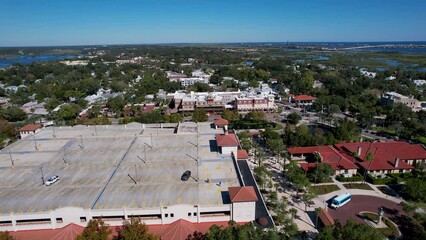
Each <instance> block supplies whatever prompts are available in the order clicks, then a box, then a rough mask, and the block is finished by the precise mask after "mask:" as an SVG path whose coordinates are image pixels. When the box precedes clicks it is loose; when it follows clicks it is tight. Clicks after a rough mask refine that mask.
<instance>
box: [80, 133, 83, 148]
mask: <svg viewBox="0 0 426 240" xmlns="http://www.w3.org/2000/svg"><path fill="white" fill-rule="evenodd" d="M80 142H81V148H82V149H84V143H83V135H80Z"/></svg>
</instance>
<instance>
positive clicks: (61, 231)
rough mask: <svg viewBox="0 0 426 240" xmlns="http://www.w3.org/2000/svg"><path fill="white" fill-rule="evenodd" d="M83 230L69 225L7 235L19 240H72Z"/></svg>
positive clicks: (80, 227) (74, 225)
mask: <svg viewBox="0 0 426 240" xmlns="http://www.w3.org/2000/svg"><path fill="white" fill-rule="evenodd" d="M83 230H84V227H82V226H78V225H76V224H73V223H71V224H68V225H67V226H65V227H63V228H56V229H42V230H26V231H17V232H9V233H10V235H12V236H14V237H15V238H16V239H19V240H27V239H28V240H74V239H75V238H76V237H77V236H78V235H79V234H81V233H82V232H83Z"/></svg>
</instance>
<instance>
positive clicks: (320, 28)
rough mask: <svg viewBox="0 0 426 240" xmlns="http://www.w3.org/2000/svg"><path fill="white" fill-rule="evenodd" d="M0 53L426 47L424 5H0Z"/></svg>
mask: <svg viewBox="0 0 426 240" xmlns="http://www.w3.org/2000/svg"><path fill="white" fill-rule="evenodd" d="M0 10H1V11H0V46H51V45H85V44H138V43H182V42H185V43H214V42H267V41H273V42H285V41H290V42H295V41H425V40H426V30H425V26H426V14H425V11H426V1H425V0H410V1H408V0H405V1H404V0H310V1H308V0H292V1H288V0H256V1H255V0H246V1H237V0H212V1H207V0H102V1H100V0H0Z"/></svg>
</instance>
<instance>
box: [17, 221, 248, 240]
mask: <svg viewBox="0 0 426 240" xmlns="http://www.w3.org/2000/svg"><path fill="white" fill-rule="evenodd" d="M238 224H240V223H238ZM213 225H217V226H224V227H226V226H228V222H227V221H222V222H204V223H191V222H188V221H186V220H183V219H179V220H177V221H175V222H173V223H171V224H164V225H160V224H158V225H148V231H149V233H151V234H154V235H157V236H159V237H161V239H173V240H174V239H176V240H185V239H187V237H188V235H190V234H193V233H194V231H197V232H200V233H203V234H205V233H207V231H208V230H209V229H210V227H211V226H213ZM109 228H110V229H111V230H113V231H112V234H111V235H110V236H109V237H108V238H109V239H113V236H116V235H117V227H109ZM83 230H84V227H81V226H79V225H76V224H69V225H67V226H65V227H63V228H56V229H41V230H25V231H16V232H9V233H10V235H12V236H14V237H16V238H17V239H19V240H59V239H60V240H71V239H72V240H74V239H75V238H76V236H77V235H79V234H81V233H82V232H83ZM191 231H192V232H191Z"/></svg>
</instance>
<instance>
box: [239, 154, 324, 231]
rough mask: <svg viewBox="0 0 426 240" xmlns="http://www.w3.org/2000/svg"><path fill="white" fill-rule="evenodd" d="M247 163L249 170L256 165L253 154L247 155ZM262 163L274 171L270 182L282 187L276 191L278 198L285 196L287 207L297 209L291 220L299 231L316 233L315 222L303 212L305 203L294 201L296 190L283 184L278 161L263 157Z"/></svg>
mask: <svg viewBox="0 0 426 240" xmlns="http://www.w3.org/2000/svg"><path fill="white" fill-rule="evenodd" d="M247 163H248V165H249V167H250V170H251V171H253V169H254V168H255V167H257V164H256V162H255V159H254V157H253V156H250V157H249V159H248V160H247ZM263 163H264V164H265V166H266V167H267V168H268V170H269V171H271V172H272V173H274V177H273V178H272V183H273V184H275V183H279V184H280V189H282V191H277V195H278V199H281V197H282V196H285V197H287V199H288V207H287V209H291V208H294V209H296V210H297V213H296V216H295V218H294V220H293V221H294V223H295V224H296V225H297V227H298V229H299V231H307V232H311V233H318V230H317V229H316V228H315V224H314V223H313V222H312V220H311V218H310V217H309V216H308V214H307V213H306V212H305V204H304V203H303V202H301V201H296V198H295V196H296V195H297V192H296V191H292V190H288V189H286V187H285V186H284V185H285V184H284V179H283V177H282V176H281V174H280V173H281V171H280V169H281V167H280V163H275V158H274V157H265V159H264V161H263ZM314 209H315V208H314ZM307 210H308V211H309V208H307ZM271 212H272V211H271Z"/></svg>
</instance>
